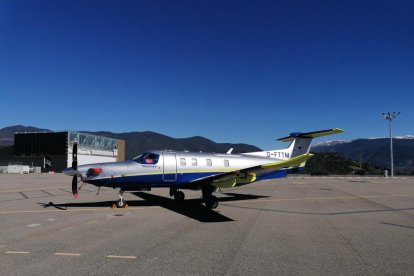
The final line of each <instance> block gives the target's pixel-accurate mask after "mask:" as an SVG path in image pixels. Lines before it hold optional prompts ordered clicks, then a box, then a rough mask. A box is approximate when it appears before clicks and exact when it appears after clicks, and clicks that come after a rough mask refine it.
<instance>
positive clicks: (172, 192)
mask: <svg viewBox="0 0 414 276" xmlns="http://www.w3.org/2000/svg"><path fill="white" fill-rule="evenodd" d="M170 196H174V199H175V200H176V201H184V199H185V194H184V193H183V192H181V191H179V190H178V189H177V188H170Z"/></svg>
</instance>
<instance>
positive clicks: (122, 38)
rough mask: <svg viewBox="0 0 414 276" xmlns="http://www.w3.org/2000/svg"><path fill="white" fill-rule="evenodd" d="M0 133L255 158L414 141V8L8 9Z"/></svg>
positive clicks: (46, 3) (47, 0) (70, 5)
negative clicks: (391, 115)
mask: <svg viewBox="0 0 414 276" xmlns="http://www.w3.org/2000/svg"><path fill="white" fill-rule="evenodd" d="M0 12H1V14H2V16H0V26H3V27H2V28H0V58H1V59H2V60H3V63H1V64H0V96H1V97H0V98H1V101H0V118H1V121H0V128H4V127H8V126H11V125H19V124H20V125H29V126H34V127H38V128H46V129H51V130H55V131H56V130H61V129H71V130H86V131H102V130H103V131H110V132H114V133H122V132H131V131H139V132H144V131H152V132H157V133H160V134H163V135H167V136H170V137H174V138H185V137H193V136H202V137H206V138H208V139H210V140H213V141H215V142H218V143H226V142H227V143H229V142H230V141H231V142H232V143H245V144H250V145H255V146H257V147H260V148H262V149H271V148H277V147H281V146H283V147H284V146H285V145H286V144H285V143H283V142H279V141H276V139H277V138H279V137H284V136H286V135H289V134H290V133H292V132H310V131H317V130H323V129H330V128H341V129H344V130H345V132H344V133H341V134H338V135H334V136H331V137H329V138H327V137H325V138H319V139H317V140H316V142H320V141H322V140H326V139H333V140H346V139H358V138H361V137H382V136H384V138H387V135H389V133H388V122H387V121H386V120H384V119H383V117H382V115H381V113H383V112H388V111H400V112H401V115H399V116H398V117H397V118H396V120H395V121H393V132H394V133H393V136H405V135H413V134H414V126H413V124H412V118H414V109H413V108H412V106H413V104H414V96H413V93H412V92H413V91H414V79H413V77H412V76H414V52H413V51H412V49H413V48H414V37H413V36H412V30H413V29H414V18H413V17H412V14H414V2H407V1H375V2H373V1H346V2H337V1H312V2H309V1H305V0H300V1H294V2H286V1H272V2H266V1H257V2H254V3H251V2H243V1H241V2H231V1H224V2H223V1H209V2H201V3H200V2H192V1H188V2H186V1H184V2H180V3H175V2H169V1H153V2H150V3H147V2H140V1H136V2H135V1H134V2H122V3H121V2H117V1H109V0H105V1H98V2H93V1H91V2H89V1H88V2H85V1H78V0H75V1H71V2H65V1H63V2H56V1H51V0H42V1H35V2H29V1H28V2H16V1H4V2H3V3H2V4H1V6H0ZM410 118H411V119H410Z"/></svg>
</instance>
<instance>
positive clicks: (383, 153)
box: [311, 136, 414, 174]
mask: <svg viewBox="0 0 414 276" xmlns="http://www.w3.org/2000/svg"><path fill="white" fill-rule="evenodd" d="M393 145H394V147H393V149H394V171H395V172H397V173H398V172H400V173H408V174H410V173H411V172H413V171H414V139H413V138H412V136H407V137H399V138H395V139H393ZM311 151H312V152H319V153H322V152H331V153H332V152H337V153H340V154H341V155H343V156H344V157H346V158H348V159H352V160H356V161H358V162H361V163H367V164H372V165H375V166H377V167H382V168H389V167H390V140H389V139H388V138H375V139H357V140H351V141H330V142H324V143H320V144H316V145H315V146H313V147H312V149H311Z"/></svg>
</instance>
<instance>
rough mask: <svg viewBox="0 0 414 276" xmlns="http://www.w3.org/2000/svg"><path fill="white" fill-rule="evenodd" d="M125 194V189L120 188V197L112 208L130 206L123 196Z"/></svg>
mask: <svg viewBox="0 0 414 276" xmlns="http://www.w3.org/2000/svg"><path fill="white" fill-rule="evenodd" d="M123 195H124V191H123V190H119V194H118V196H119V199H118V200H117V201H116V202H115V203H114V204H112V208H115V207H116V208H128V204H126V200H125V199H124V198H123Z"/></svg>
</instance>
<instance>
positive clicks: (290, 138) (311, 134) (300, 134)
mask: <svg viewBox="0 0 414 276" xmlns="http://www.w3.org/2000/svg"><path fill="white" fill-rule="evenodd" d="M341 132H344V130H342V129H340V128H332V129H327V130H319V131H313V132H294V133H291V134H290V135H289V136H287V137H283V138H279V139H277V140H279V141H283V142H291V141H293V140H294V139H295V138H298V137H300V138H317V137H321V136H325V135H331V134H336V133H341Z"/></svg>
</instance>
